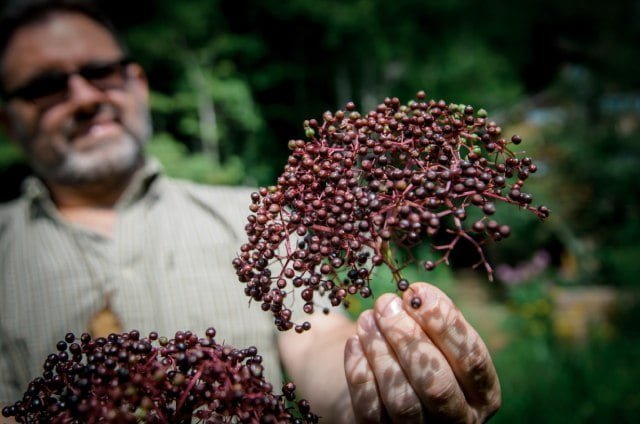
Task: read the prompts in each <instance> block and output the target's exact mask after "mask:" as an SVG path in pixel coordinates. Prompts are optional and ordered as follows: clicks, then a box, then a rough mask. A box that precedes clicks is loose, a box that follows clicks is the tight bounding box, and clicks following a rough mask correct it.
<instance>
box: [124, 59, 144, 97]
mask: <svg viewBox="0 0 640 424" xmlns="http://www.w3.org/2000/svg"><path fill="white" fill-rule="evenodd" d="M127 75H128V77H129V78H132V79H134V80H135V83H136V85H137V86H138V87H139V88H140V89H141V90H142V91H143V93H142V94H143V95H144V97H145V100H147V101H148V100H149V81H148V80H147V74H146V72H145V71H144V69H143V68H142V66H140V65H139V64H138V63H135V62H133V63H131V64H130V65H129V66H128V67H127Z"/></svg>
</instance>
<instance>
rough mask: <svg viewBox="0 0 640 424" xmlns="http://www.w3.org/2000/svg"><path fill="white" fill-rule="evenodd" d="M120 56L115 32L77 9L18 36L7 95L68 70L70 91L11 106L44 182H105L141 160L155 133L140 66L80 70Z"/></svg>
mask: <svg viewBox="0 0 640 424" xmlns="http://www.w3.org/2000/svg"><path fill="white" fill-rule="evenodd" d="M122 58H123V52H122V51H121V49H120V47H119V46H118V44H117V42H116V41H115V40H114V39H113V37H112V36H111V34H110V33H109V32H108V31H107V30H106V29H105V28H103V27H102V26H100V25H99V24H97V23H96V22H94V21H93V20H91V19H89V18H87V17H85V16H83V15H81V14H77V13H56V14H55V15H51V16H50V17H49V19H47V20H45V21H40V22H37V23H33V24H31V25H28V26H25V27H23V28H21V29H19V30H18V31H17V32H16V33H15V34H14V36H13V37H12V39H11V41H10V43H9V45H8V48H7V50H6V53H5V56H4V61H3V65H4V67H3V76H4V81H3V82H4V87H5V91H6V92H9V93H11V92H12V91H13V90H16V89H19V88H23V87H25V86H27V87H29V84H30V83H32V82H33V81H38V80H42V79H43V76H50V75H53V74H57V75H60V74H61V73H63V74H64V73H67V74H69V75H70V76H69V78H68V80H67V84H65V88H66V91H65V89H62V90H61V91H60V92H58V94H56V95H53V96H49V97H48V98H47V97H39V98H35V99H28V100H27V99H25V98H22V97H21V96H17V97H14V98H12V99H10V100H9V101H8V102H7V104H6V106H5V113H6V121H7V122H6V123H7V126H8V129H9V131H10V133H11V135H12V136H13V138H14V139H15V140H16V141H17V142H18V143H19V144H20V146H21V147H22V149H23V150H24V152H25V153H26V155H27V157H28V158H29V160H30V162H31V164H32V165H33V167H34V168H35V170H36V171H37V172H38V173H39V174H40V175H42V177H43V178H45V180H49V181H51V182H55V183H58V184H63V185H69V184H91V183H99V182H101V181H104V180H108V179H110V178H114V177H119V176H122V175H127V174H128V173H130V172H131V171H132V170H134V169H135V168H136V167H137V166H138V165H139V162H140V158H141V155H142V146H143V145H144V143H145V142H146V141H147V140H148V138H149V137H150V132H151V125H150V118H149V111H148V88H147V84H146V80H145V77H144V73H143V71H142V69H141V68H140V67H139V66H138V65H136V64H125V65H123V66H120V67H119V65H118V66H115V67H114V68H113V72H111V73H109V71H108V70H104V69H103V70H102V71H98V77H96V76H95V75H93V76H90V75H91V74H90V73H83V74H84V75H85V76H86V77H87V78H85V76H82V75H81V74H78V73H76V72H77V71H81V72H82V70H85V69H100V66H103V65H104V64H115V63H118V61H119V60H120V59H122ZM96 67H97V68H96ZM107 69H108V68H107ZM99 72H102V73H103V74H99ZM105 72H106V73H107V74H106V75H104V73H105ZM94 74H95V71H94ZM45 80H46V78H45ZM44 86H45V87H50V85H47V84H44ZM36 92H39V91H36ZM27 97H28V96H27ZM32 97H33V96H32Z"/></svg>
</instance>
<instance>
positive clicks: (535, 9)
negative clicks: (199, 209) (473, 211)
mask: <svg viewBox="0 0 640 424" xmlns="http://www.w3.org/2000/svg"><path fill="white" fill-rule="evenodd" d="M102 3H103V5H104V7H105V9H106V10H107V11H108V12H109V14H110V15H111V16H112V17H113V18H114V20H115V21H116V24H117V26H119V27H120V28H121V29H122V31H123V33H124V35H125V38H126V39H127V41H128V42H129V44H130V46H131V52H132V56H133V57H134V58H135V59H136V60H138V61H139V62H140V63H141V64H142V65H143V66H144V67H145V69H146V70H147V71H148V76H149V80H150V83H151V86H152V88H153V95H152V112H153V118H154V124H155V129H156V136H155V137H154V139H153V141H152V142H151V143H150V145H149V150H150V151H151V153H152V154H154V155H156V156H158V157H159V158H160V160H161V161H162V162H163V164H164V166H165V168H166V170H167V172H168V173H169V174H171V175H175V176H179V177H184V178H190V179H193V180H196V181H201V182H205V183H215V184H245V185H252V186H255V185H258V184H270V183H272V181H274V179H275V177H276V176H277V175H278V174H279V173H280V171H281V169H282V166H283V165H284V163H285V160H286V156H287V154H288V151H287V142H288V140H289V139H291V138H301V137H302V136H303V131H302V125H301V123H302V121H303V120H305V119H308V118H312V117H316V118H319V117H321V115H322V113H323V112H324V111H325V110H328V109H329V110H335V109H338V108H340V107H342V106H343V105H344V104H345V103H346V102H347V101H351V100H352V101H354V102H356V104H357V106H358V108H359V109H360V110H363V111H366V110H369V109H371V108H373V107H374V106H375V105H376V104H377V103H379V102H380V101H381V100H382V99H384V97H387V96H397V97H399V98H400V99H401V100H403V101H408V100H409V99H411V98H412V97H413V95H414V94H415V93H416V92H417V91H418V90H421V89H424V90H426V91H427V94H428V96H429V97H432V98H435V99H440V98H443V99H445V100H447V101H451V102H455V103H464V104H472V105H474V106H475V107H476V108H480V107H483V108H485V109H487V110H488V111H489V115H490V116H489V117H490V119H494V120H495V121H497V122H499V123H500V124H501V125H502V126H503V128H504V129H505V132H508V133H509V134H511V133H519V134H520V135H522V136H523V138H524V139H525V142H524V143H523V145H522V146H523V149H526V150H527V154H528V155H530V156H533V157H534V158H536V159H538V162H537V163H538V164H539V172H538V173H536V174H534V176H532V177H531V178H530V180H529V181H528V185H529V186H530V188H531V191H532V193H533V195H534V199H535V200H536V201H539V202H542V203H546V204H547V205H548V206H550V208H551V209H552V217H551V219H550V220H549V221H548V222H547V223H545V224H543V225H541V224H540V223H539V222H537V221H536V220H534V219H530V217H529V216H528V214H521V213H519V211H517V210H512V208H505V210H499V211H498V213H499V214H501V215H502V220H504V221H508V222H510V223H512V227H513V234H514V236H512V237H511V238H510V239H507V240H505V241H503V242H501V243H498V244H495V245H492V246H491V249H490V252H489V253H490V258H491V262H492V263H493V264H494V265H497V267H496V271H497V272H496V275H497V277H498V281H497V282H496V283H494V284H489V283H486V282H485V281H484V280H485V276H484V275H482V274H468V273H462V271H461V269H462V267H463V265H469V264H471V263H473V262H475V259H474V258H473V257H472V255H473V252H472V251H468V252H466V251H464V250H462V251H460V252H459V254H458V255H456V256H455V257H453V258H452V262H453V272H452V271H451V270H449V269H447V270H446V271H438V272H437V273H436V274H431V275H429V274H427V275H424V273H422V274H421V273H420V272H419V271H418V270H415V273H414V274H411V277H412V278H415V279H433V280H434V281H435V280H437V281H438V283H439V284H440V285H442V286H443V287H444V288H445V289H446V290H447V292H448V293H450V294H451V296H452V297H454V299H455V300H456V301H458V302H459V303H460V305H461V307H462V308H463V309H464V310H465V312H466V313H467V314H468V315H469V318H470V320H471V321H472V322H473V323H476V324H477V325H478V327H479V328H480V331H481V332H482V333H483V336H484V337H485V338H486V339H487V341H488V343H489V345H490V346H491V348H492V350H493V351H494V357H495V359H496V363H497V366H498V369H499V372H500V374H501V379H502V382H503V386H504V392H505V394H504V407H503V410H502V411H501V412H500V413H499V414H498V415H497V416H496V417H495V421H496V422H508V423H511V422H552V423H555V422H557V423H582V422H608V421H613V420H616V421H618V422H635V421H636V420H637V416H639V415H640V396H639V395H638V394H637V391H636V390H635V387H634V383H635V382H637V381H639V380H640V368H639V367H638V365H637V364H636V358H638V356H639V354H640V343H639V341H640V337H639V336H640V335H639V334H638V329H637V322H638V321H637V318H638V317H640V314H639V313H638V308H637V299H638V296H639V293H638V291H639V287H640V286H639V285H638V278H637V276H638V275H639V274H640V247H638V246H639V244H638V242H637V241H638V240H640V212H639V211H640V184H638V181H639V177H640V56H639V55H638V54H637V48H638V47H637V46H638V45H639V43H640V1H639V0H615V1H610V2H604V3H603V2H595V1H590V0H587V1H585V0H580V1H578V0H566V1H552V0H522V1H519V2H511V3H505V2H502V1H498V0H485V1H483V2H480V3H478V2H475V1H472V0H441V1H438V2H426V1H422V0H395V1H393V2H389V1H382V0H353V1H349V2H345V1H337V0H289V1H276V0H260V1H258V0H233V1H231V0H208V1H202V0H182V1H179V2H178V1H174V0H156V1H151V0H138V1H136V2H131V1H128V2H124V1H102ZM27 172H28V167H27V166H26V165H25V164H24V163H23V162H22V159H21V157H20V155H19V154H18V153H17V152H16V150H15V149H14V148H13V147H12V146H11V145H10V144H9V142H8V141H7V140H5V139H3V140H0V174H1V175H0V177H1V178H2V180H3V189H2V196H1V199H0V200H4V201H6V200H9V199H11V198H13V197H15V196H17V195H18V194H19V184H20V181H21V179H22V178H24V176H25V175H26V174H27ZM498 271H499V272H498ZM412 272H413V271H412ZM378 277H379V280H380V283H378V282H376V284H378V285H379V286H380V287H381V289H384V288H383V287H384V286H385V284H387V282H386V280H387V279H388V276H384V275H380V276H378ZM454 280H455V282H456V283H455V284H452V282H453V281H454ZM478 281H480V283H478ZM389 287H390V286H389ZM603 287H604V288H605V289H606V290H603ZM479 294H481V295H479ZM474 299H475V300H474ZM478 299H481V301H479V300H478ZM634 305H636V306H634ZM365 307H367V304H366V303H363V302H359V301H358V300H357V299H354V300H353V302H352V311H353V313H354V314H357V313H358V311H359V310H361V309H362V308H365ZM576 334H579V336H576ZM585 334H586V336H585Z"/></svg>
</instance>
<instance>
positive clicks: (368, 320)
mask: <svg viewBox="0 0 640 424" xmlns="http://www.w3.org/2000/svg"><path fill="white" fill-rule="evenodd" d="M358 324H359V325H360V327H361V328H362V329H363V330H364V331H366V332H369V331H372V330H375V328H376V324H375V320H374V318H373V315H372V314H371V313H370V311H365V313H363V314H362V315H360V318H358Z"/></svg>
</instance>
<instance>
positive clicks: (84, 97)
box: [68, 75, 104, 107]
mask: <svg viewBox="0 0 640 424" xmlns="http://www.w3.org/2000/svg"><path fill="white" fill-rule="evenodd" d="M68 84H69V88H68V89H69V100H70V101H72V102H73V103H75V104H76V105H77V106H78V107H86V106H91V105H93V104H95V103H98V102H100V101H101V100H102V98H103V96H104V92H103V91H102V90H100V89H99V88H97V87H95V86H94V85H92V84H91V83H90V82H89V81H88V80H86V79H85V78H84V77H82V76H81V75H71V76H70V77H69V82H68Z"/></svg>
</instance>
